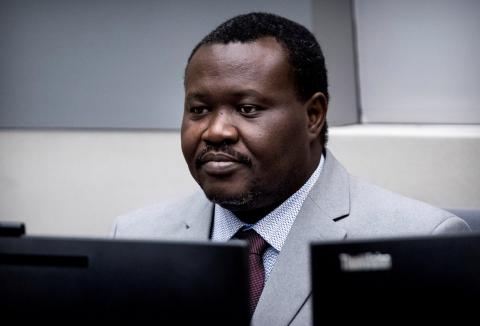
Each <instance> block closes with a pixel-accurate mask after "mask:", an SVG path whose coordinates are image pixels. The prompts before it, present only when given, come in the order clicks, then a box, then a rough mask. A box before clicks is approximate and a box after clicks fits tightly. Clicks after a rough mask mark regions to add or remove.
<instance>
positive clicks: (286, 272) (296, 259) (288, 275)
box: [252, 152, 350, 325]
mask: <svg viewBox="0 0 480 326" xmlns="http://www.w3.org/2000/svg"><path fill="white" fill-rule="evenodd" d="M349 210H350V201H349V184H348V174H347V172H346V171H345V170H344V169H343V167H342V166H341V165H340V164H339V163H338V162H337V161H336V160H335V158H334V157H333V156H332V154H331V153H330V152H327V154H326V161H325V165H324V167H323V171H322V173H321V175H320V177H319V180H318V181H317V183H316V184H315V185H314V187H313V188H312V190H311V191H310V193H309V196H308V197H307V199H306V200H305V202H304V204H303V206H302V209H301V210H300V212H299V214H298V216H297V218H296V219H295V222H294V224H293V226H292V228H291V230H290V232H289V235H288V237H287V239H286V241H285V244H284V246H283V248H282V250H281V252H280V255H279V256H278V258H277V261H276V263H275V266H274V268H273V270H272V272H271V274H270V277H269V279H268V281H267V283H266V284H265V288H264V289H263V293H262V296H261V297H260V301H259V303H258V305H257V309H256V311H255V313H254V315H253V319H252V324H253V325H287V324H289V323H290V322H291V321H292V320H293V319H294V317H295V316H296V314H297V313H298V312H299V310H300V309H301V308H302V306H303V304H304V303H305V302H306V300H307V299H308V297H309V295H310V293H311V276H310V244H311V243H312V242H318V241H326V240H342V239H344V238H345V237H346V231H345V230H344V229H342V228H341V227H339V226H338V225H337V224H336V223H335V220H336V219H338V218H340V217H342V216H346V215H348V214H349Z"/></svg>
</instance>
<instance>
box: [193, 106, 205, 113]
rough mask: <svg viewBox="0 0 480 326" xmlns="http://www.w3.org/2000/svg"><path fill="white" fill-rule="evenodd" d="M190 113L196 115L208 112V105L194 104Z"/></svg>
mask: <svg viewBox="0 0 480 326" xmlns="http://www.w3.org/2000/svg"><path fill="white" fill-rule="evenodd" d="M190 113H192V114H195V115H202V114H205V113H208V107H206V106H192V107H191V108H190Z"/></svg>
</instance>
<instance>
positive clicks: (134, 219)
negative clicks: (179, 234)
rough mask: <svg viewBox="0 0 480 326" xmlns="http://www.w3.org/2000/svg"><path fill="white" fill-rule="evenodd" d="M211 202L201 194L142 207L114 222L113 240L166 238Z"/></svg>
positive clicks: (197, 193) (119, 217) (181, 227)
mask: <svg viewBox="0 0 480 326" xmlns="http://www.w3.org/2000/svg"><path fill="white" fill-rule="evenodd" d="M210 205H211V203H210V202H209V201H208V200H207V199H206V198H205V196H204V195H203V192H200V191H198V192H196V193H194V194H192V195H190V196H187V197H183V198H180V199H177V200H174V201H167V202H161V203H157V204H154V205H150V206H147V207H143V208H140V209H137V210H134V211H131V212H128V213H126V214H124V215H121V216H118V217H117V218H116V219H115V222H114V225H113V229H112V236H113V237H115V238H149V237H151V238H158V237H161V238H169V236H170V235H173V234H175V232H176V231H178V230H181V229H183V228H184V227H185V223H186V220H188V218H189V217H191V216H194V215H195V214H196V212H200V211H201V210H203V209H205V208H206V207H207V206H210Z"/></svg>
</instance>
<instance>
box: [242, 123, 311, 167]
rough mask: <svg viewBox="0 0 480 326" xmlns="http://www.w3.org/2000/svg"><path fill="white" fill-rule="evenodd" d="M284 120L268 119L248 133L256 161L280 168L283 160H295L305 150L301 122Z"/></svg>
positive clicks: (303, 127) (302, 124)
mask: <svg viewBox="0 0 480 326" xmlns="http://www.w3.org/2000/svg"><path fill="white" fill-rule="evenodd" d="M286 118H287V117H284V116H280V117H278V118H277V119H269V120H267V121H266V123H262V124H260V125H258V126H257V128H256V130H255V131H254V132H251V133H250V135H251V136H250V137H248V139H249V145H250V146H249V147H250V149H251V151H252V154H253V155H254V156H255V157H256V158H258V161H260V162H266V163H269V164H272V166H281V165H283V164H282V163H285V162H284V160H285V159H288V158H289V157H293V158H295V157H296V156H298V155H300V154H301V153H303V151H304V150H305V144H306V142H307V141H306V139H305V137H304V136H305V135H306V133H305V132H303V130H304V129H305V128H306V127H305V126H304V123H303V121H301V120H299V119H296V120H294V119H286Z"/></svg>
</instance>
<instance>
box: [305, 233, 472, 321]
mask: <svg viewBox="0 0 480 326" xmlns="http://www.w3.org/2000/svg"><path fill="white" fill-rule="evenodd" d="M312 284H313V305H314V321H315V324H316V325H321V324H322V322H324V321H325V318H333V319H335V318H337V317H340V318H341V317H342V316H343V317H345V316H347V315H348V316H349V318H354V319H355V320H356V321H358V322H360V321H362V322H375V321H377V322H379V321H382V322H389V323H391V322H394V321H395V322H397V321H403V322H411V321H416V320H418V319H419V318H421V319H422V320H424V321H433V320H438V321H443V320H445V319H450V320H455V319H458V318H463V317H465V316H468V315H470V316H472V314H476V309H472V306H474V305H476V302H478V298H479V297H480V236H479V235H464V236H442V237H416V238H408V239H405V238H404V239H383V240H382V239H378V240H358V241H345V242H333V243H323V244H320V243H318V244H314V245H312ZM462 316H463V317H462ZM472 317H474V318H476V317H475V316H472ZM385 318H387V319H385Z"/></svg>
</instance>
